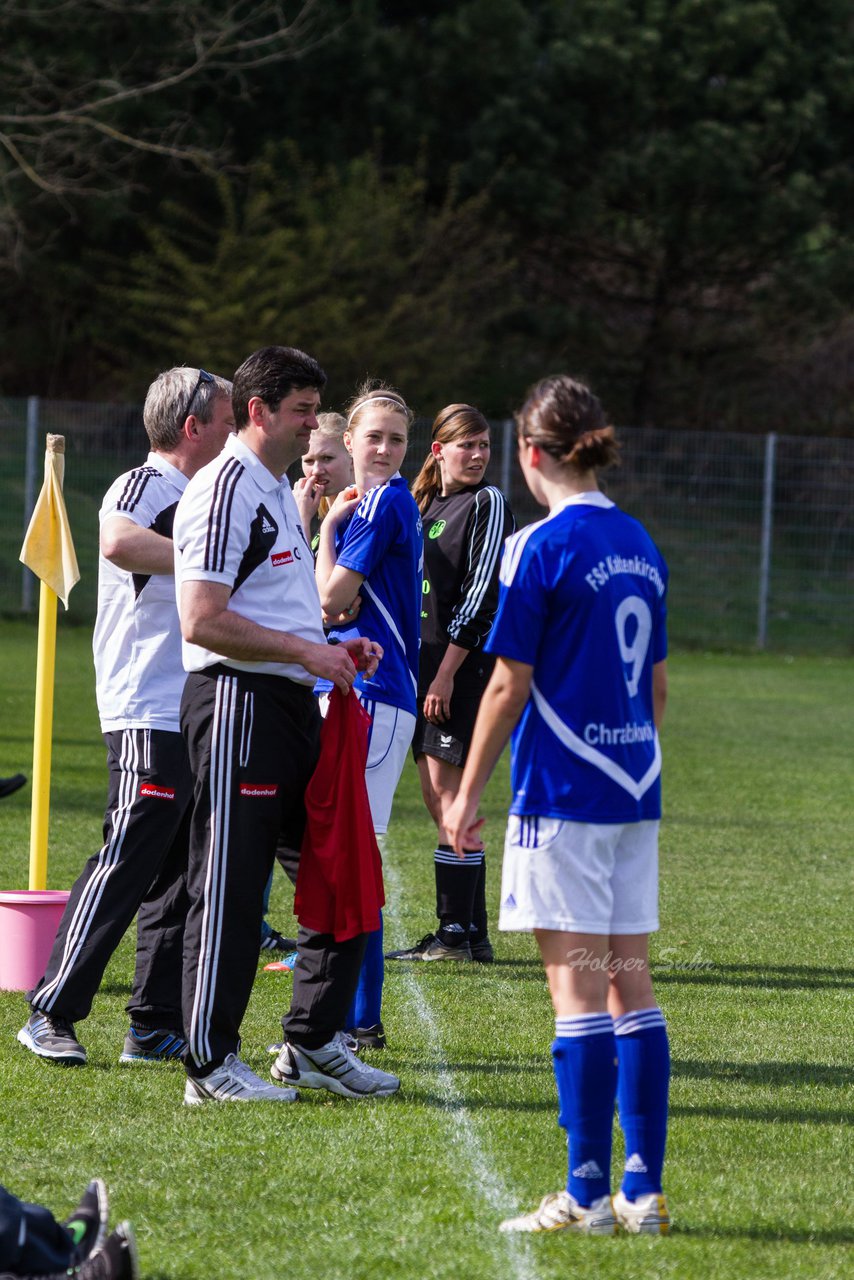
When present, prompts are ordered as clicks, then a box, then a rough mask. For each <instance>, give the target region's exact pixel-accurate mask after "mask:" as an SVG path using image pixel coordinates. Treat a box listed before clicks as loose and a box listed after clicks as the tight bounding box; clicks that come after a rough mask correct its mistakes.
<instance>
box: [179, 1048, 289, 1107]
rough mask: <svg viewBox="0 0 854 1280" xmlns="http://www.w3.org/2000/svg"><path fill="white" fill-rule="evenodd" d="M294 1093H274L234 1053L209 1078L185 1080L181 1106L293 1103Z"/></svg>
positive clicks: (275, 1091) (274, 1090)
mask: <svg viewBox="0 0 854 1280" xmlns="http://www.w3.org/2000/svg"><path fill="white" fill-rule="evenodd" d="M296 1100H297V1094H296V1093H295V1092H294V1090H293V1089H277V1088H276V1086H275V1085H272V1084H268V1083H267V1081H266V1080H262V1079H261V1077H260V1076H256V1074H255V1072H254V1071H250V1069H249V1067H247V1065H246V1063H245V1062H241V1061H240V1059H239V1058H238V1056H237V1054H236V1053H230V1054H229V1055H228V1057H227V1058H226V1060H225V1062H224V1063H223V1064H222V1066H221V1067H216V1068H215V1069H214V1070H213V1071H212V1072H211V1073H210V1075H208V1076H204V1078H199V1077H197V1076H188V1077H187V1083H186V1085H185V1086H184V1106H186V1107H195V1106H198V1105H199V1104H200V1103H202V1102H296Z"/></svg>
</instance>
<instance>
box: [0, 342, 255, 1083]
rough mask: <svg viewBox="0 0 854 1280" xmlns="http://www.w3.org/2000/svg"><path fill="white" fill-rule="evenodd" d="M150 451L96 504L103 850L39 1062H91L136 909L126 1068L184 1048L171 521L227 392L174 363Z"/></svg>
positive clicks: (223, 423) (62, 953)
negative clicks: (83, 1037) (90, 1048)
mask: <svg viewBox="0 0 854 1280" xmlns="http://www.w3.org/2000/svg"><path fill="white" fill-rule="evenodd" d="M143 421H144V424H145V430H146V433H147V435H148V439H149V443H150V445H151V452H150V453H149V455H148V458H147V459H146V462H145V464H144V465H143V466H141V467H135V468H134V469H133V470H132V471H128V472H125V474H124V475H121V476H119V478H118V479H117V480H116V481H115V482H114V483H113V484H112V485H111V486H110V488H109V489H108V490H107V494H106V496H105V498H104V501H103V504H102V506H101V513H100V520H101V535H100V550H101V558H100V562H99V569H98V615H97V619H96V622H95V631H94V635H93V644H92V647H93V650H94V655H95V690H96V696H97V700H98V712H99V714H100V718H101V730H102V732H103V734H104V740H105V742H106V744H107V767H108V769H109V792H108V799H107V812H106V815H105V817H104V844H103V846H102V848H101V849H100V850H99V851H98V853H96V854H94V855H93V856H92V857H91V858H90V859H89V860H88V862H87V863H86V865H85V867H84V868H83V871H82V872H81V874H80V876H79V877H78V879H77V881H76V883H75V884H74V887H73V889H72V890H71V897H70V899H69V901H68V905H67V907H66V909H65V912H64V914H63V917H62V920H61V921H60V925H59V931H58V933H57V936H56V942H55V943H54V947H53V951H52V952H51V956H50V959H49V961H48V965H47V969H46V970H45V974H44V977H43V978H42V979H41V981H40V982H39V983H38V984H37V985H36V987H35V989H34V990H33V991H32V992H30V995H29V999H30V1004H31V1006H32V1014H31V1016H30V1018H29V1020H28V1022H27V1023H26V1025H25V1026H24V1027H22V1028H21V1030H20V1031H19V1032H18V1039H19V1040H20V1042H21V1044H23V1045H25V1046H26V1047H27V1048H28V1049H31V1050H32V1052H33V1053H35V1054H38V1056H39V1057H41V1058H49V1059H52V1060H53V1061H55V1062H59V1063H65V1064H68V1065H82V1064H83V1063H85V1061H86V1050H85V1049H84V1048H83V1046H82V1045H81V1044H80V1042H79V1041H78V1039H77V1036H76V1033H75V1030H74V1023H75V1022H80V1021H82V1019H84V1018H86V1017H88V1015H89V1012H90V1010H91V1008H92V1001H93V999H94V996H95V993H96V991H97V990H98V987H99V985H100V982H101V979H102V977H103V975H104V970H105V969H106V967H107V962H108V961H109V959H110V957H111V956H112V954H113V952H114V951H115V949H116V947H117V946H118V944H119V942H120V941H121V939H122V937H123V935H124V933H125V930H126V929H127V927H128V925H129V924H130V922H131V920H132V919H133V917H134V915H135V914H136V913H137V910H138V911H139V918H138V922H137V957H136V975H135V978H134V985H133V990H132V992H131V998H130V1001H129V1002H128V1006H127V1008H128V1013H129V1014H130V1018H131V1026H130V1030H129V1032H128V1035H127V1037H126V1039H125V1044H124V1050H123V1052H122V1055H121V1058H120V1061H121V1062H125V1063H138V1062H150V1061H158V1060H174V1059H177V1058H180V1057H182V1056H183V1052H184V1049H185V1047H186V1045H185V1041H184V1038H183V1035H182V1030H181V1027H182V1019H181V957H182V950H183V936H184V918H185V914H186V909H187V898H186V875H187V835H188V826H189V806H190V801H191V799H192V794H193V784H192V778H191V776H190V768H189V764H188V762H187V751H186V747H185V745H184V741H183V738H182V737H181V731H180V724H179V717H178V712H179V707H180V703H181V692H182V689H183V687H184V678H185V677H184V668H183V664H182V662H181V631H180V626H179V623H178V611H177V608H176V605H175V584H174V580H173V575H174V553H173V550H172V521H173V518H174V515H175V509H176V507H177V505H178V499H179V498H180V497H181V494H182V493H183V491H184V489H185V488H186V486H187V481H188V479H189V477H190V476H192V475H193V474H194V473H195V472H196V471H198V470H199V468H200V467H203V466H204V465H205V464H206V463H208V462H210V461H211V460H212V459H213V458H215V457H216V455H217V454H218V453H219V452H220V450H221V449H222V446H223V444H224V443H225V440H226V437H227V436H228V435H229V433H230V432H231V431H232V430H233V428H234V419H233V417H232V412H231V384H230V383H229V382H226V380H225V379H224V378H217V377H214V375H213V374H210V373H207V372H206V371H205V370H204V369H192V368H184V367H180V368H175V369H169V370H167V371H166V372H165V373H161V374H160V375H159V376H158V377H157V378H156V379H155V380H154V382H153V383H152V384H151V386H150V387H149V389H148V394H147V396H146V400H145V408H144V410H143Z"/></svg>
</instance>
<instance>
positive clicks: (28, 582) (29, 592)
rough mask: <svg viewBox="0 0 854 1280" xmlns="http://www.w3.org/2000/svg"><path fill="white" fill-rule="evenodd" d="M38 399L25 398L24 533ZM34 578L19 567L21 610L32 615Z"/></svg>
mask: <svg viewBox="0 0 854 1280" xmlns="http://www.w3.org/2000/svg"><path fill="white" fill-rule="evenodd" d="M39 403H40V402H39V397H38V396H28V397H27V445H26V452H25V454H24V533H23V536H26V533H27V529H28V528H29V526H30V516H31V515H32V514H33V507H34V506H35V505H36V459H37V457H38V444H37V441H38V434H39ZM35 581H36V579H35V576H34V575H33V574H32V573H31V572H30V570H29V569H28V568H27V566H26V565H22V566H21V608H22V610H23V611H24V613H32V610H33V587H34V585H35Z"/></svg>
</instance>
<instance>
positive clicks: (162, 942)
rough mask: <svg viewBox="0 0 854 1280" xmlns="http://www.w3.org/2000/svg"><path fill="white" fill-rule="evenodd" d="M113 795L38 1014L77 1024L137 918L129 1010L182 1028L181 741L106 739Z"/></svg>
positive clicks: (139, 735) (60, 936)
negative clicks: (100, 839) (98, 846)
mask: <svg viewBox="0 0 854 1280" xmlns="http://www.w3.org/2000/svg"><path fill="white" fill-rule="evenodd" d="M104 740H105V742H106V744H107V767H108V769H109V791H108V797H107V811H106V814H105V817H104V844H103V847H102V848H101V849H100V850H99V851H98V853H96V854H94V855H93V856H92V857H91V858H90V859H89V860H88V862H87V863H86V865H85V867H84V868H83V871H82V872H81V874H80V876H79V877H78V879H77V881H76V882H75V884H74V887H73V889H72V890H71V897H70V898H69V900H68V906H67V907H66V908H65V911H64V913H63V916H62V920H61V922H60V925H59V931H58V933H57V936H56V941H55V943H54V946H53V950H52V952H51V956H50V960H49V961H48V965H47V969H46V971H45V975H44V977H43V978H42V980H41V981H40V982H39V983H38V985H37V986H36V987H35V988H34V990H33V991H32V992H30V996H29V998H30V1003H31V1004H32V1005H33V1007H34V1008H37V1009H41V1010H43V1011H44V1012H45V1013H50V1014H53V1015H54V1016H58V1017H63V1018H68V1019H70V1020H71V1021H72V1022H80V1021H81V1020H82V1019H83V1018H86V1017H87V1016H88V1014H89V1012H90V1010H91V1008H92V1000H93V999H94V996H95V993H96V991H97V990H98V987H99V986H100V983H101V979H102V978H103V976H104V970H105V969H106V967H107V964H108V962H109V960H110V957H111V956H112V954H113V952H114V951H115V949H116V947H117V946H118V945H119V942H120V941H121V939H122V937H123V936H124V934H125V932H126V930H127V928H128V926H129V925H130V923H131V921H132V920H133V917H134V916H135V915H136V913H137V911H139V919H138V922H137V966H136V975H135V978H134V985H133V992H132V994H131V998H130V1001H129V1002H128V1006H127V1008H128V1012H129V1013H130V1015H131V1018H132V1019H133V1020H134V1021H135V1022H139V1023H140V1024H141V1025H143V1026H149V1027H163V1028H168V1029H174V1030H178V1029H179V1028H180V1026H181V967H182V953H183V948H184V923H185V920H186V915H187V907H188V898H187V884H186V878H187V845H188V838H189V820H190V804H191V799H192V779H191V775H190V767H189V762H188V760H187V750H186V747H185V745H184V740H183V738H182V737H181V735H180V734H179V733H169V732H168V731H166V730H161V729H122V730H116V731H113V732H110V733H106V734H105V735H104Z"/></svg>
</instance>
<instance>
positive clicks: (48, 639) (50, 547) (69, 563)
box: [20, 435, 80, 889]
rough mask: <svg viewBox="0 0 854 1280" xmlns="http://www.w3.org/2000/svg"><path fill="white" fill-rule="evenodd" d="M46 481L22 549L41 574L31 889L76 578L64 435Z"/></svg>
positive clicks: (40, 870) (37, 877) (52, 450)
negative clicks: (61, 621)
mask: <svg viewBox="0 0 854 1280" xmlns="http://www.w3.org/2000/svg"><path fill="white" fill-rule="evenodd" d="M46 444H47V449H46V452H45V459H44V484H43V485H42V489H41V493H40V494H39V496H38V499H37V501H36V505H35V508H34V510H33V515H32V519H31V520H30V526H29V528H28V529H27V533H26V536H25V538H24V545H23V547H22V548H21V555H20V559H21V561H22V562H23V563H24V564H25V565H26V566H27V567H28V568H29V569H32V571H33V573H34V574H35V575H36V576H37V577H38V578H40V579H41V589H40V591H39V638H38V656H37V660H36V710H35V723H34V730H33V807H32V814H31V818H30V888H31V889H45V888H47V835H48V819H49V816H50V763H51V745H52V735H53V690H54V675H55V670H56V601H57V598H60V599H61V600H62V603H63V604H64V605H65V607H66V609H67V608H68V596H69V593H70V591H71V588H72V587H73V586H74V584H75V583H76V582H78V581H79V580H80V572H79V570H78V568H77V556H76V555H75V553H74V543H73V542H72V539H71V528H70V526H69V523H68V514H67V512H66V510H65V500H64V498H63V496H62V481H63V477H64V474H65V437H64V436H54V435H49V436H48V437H47V441H46Z"/></svg>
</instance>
